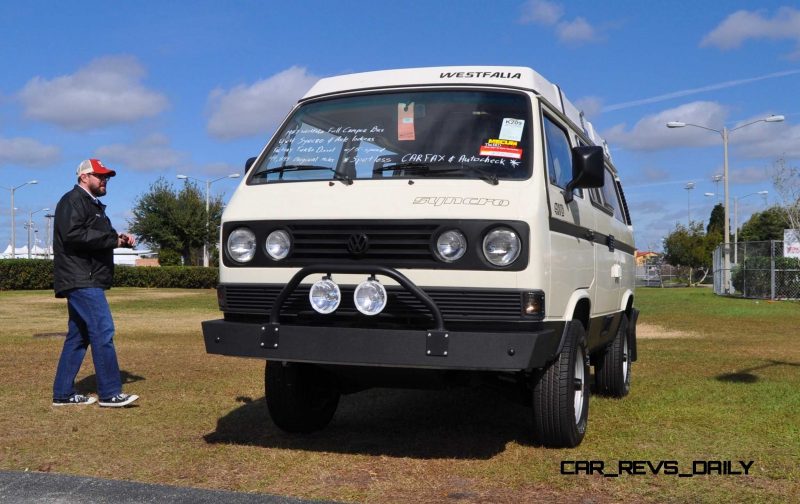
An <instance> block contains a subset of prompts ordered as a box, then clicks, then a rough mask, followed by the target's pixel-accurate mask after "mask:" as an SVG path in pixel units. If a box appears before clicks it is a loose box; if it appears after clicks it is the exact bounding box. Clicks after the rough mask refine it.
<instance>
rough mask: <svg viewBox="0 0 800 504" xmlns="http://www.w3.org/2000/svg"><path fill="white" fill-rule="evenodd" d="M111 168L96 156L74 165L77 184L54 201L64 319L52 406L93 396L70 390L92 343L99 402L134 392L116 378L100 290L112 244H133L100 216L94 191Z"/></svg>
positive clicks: (115, 402)
mask: <svg viewBox="0 0 800 504" xmlns="http://www.w3.org/2000/svg"><path fill="white" fill-rule="evenodd" d="M116 174H117V173H116V172H115V171H114V170H109V169H108V168H106V167H105V166H103V163H101V162H100V161H99V160H97V159H88V160H86V161H83V162H82V163H81V164H80V165H78V170H77V175H78V183H77V184H76V185H75V187H73V188H72V190H71V191H69V192H68V193H66V194H65V195H64V196H62V197H61V200H60V201H59V202H58V205H57V206H56V213H55V231H54V237H53V252H54V258H55V262H54V271H53V273H54V289H55V292H56V297H58V298H64V297H65V298H67V309H68V310H69V323H68V331H67V338H66V340H65V341H64V348H63V349H62V350H61V358H60V359H59V361H58V369H57V371H56V378H55V381H54V383H53V406H65V405H80V404H92V403H94V402H95V401H96V399H95V398H94V397H90V396H85V395H82V394H79V393H78V392H77V391H76V390H75V377H76V376H77V375H78V371H79V370H80V368H81V363H82V362H83V357H84V356H85V355H86V348H87V347H88V346H90V345H91V347H92V360H93V361H94V369H95V377H96V378H97V395H98V396H99V398H100V406H108V407H121V406H127V405H129V404H131V403H132V402H133V401H135V400H137V399H138V398H139V397H138V396H136V395H129V394H123V393H122V378H121V376H120V372H119V364H118V363H117V352H116V350H115V349H114V321H113V320H112V318H111V310H110V309H109V307H108V301H107V300H106V295H105V292H104V291H105V290H106V289H110V288H111V284H112V281H113V278H114V248H116V247H130V248H132V247H133V246H134V243H135V240H134V238H133V237H132V236H130V235H128V234H125V233H121V234H117V232H116V231H115V230H114V228H113V227H111V221H109V219H108V217H106V213H105V209H106V206H105V205H104V204H102V203H100V200H98V199H97V198H99V197H100V196H105V194H106V184H108V181H109V179H110V178H111V177H113V176H115V175H116Z"/></svg>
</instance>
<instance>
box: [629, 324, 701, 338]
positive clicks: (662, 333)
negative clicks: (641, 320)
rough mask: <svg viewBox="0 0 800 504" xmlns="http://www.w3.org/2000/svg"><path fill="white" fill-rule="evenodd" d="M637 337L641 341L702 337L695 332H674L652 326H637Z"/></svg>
mask: <svg viewBox="0 0 800 504" xmlns="http://www.w3.org/2000/svg"><path fill="white" fill-rule="evenodd" d="M636 337H637V338H640V339H691V338H700V337H701V336H700V335H699V334H697V333H693V332H685V331H674V330H670V329H665V328H663V327H661V326H657V325H652V324H636Z"/></svg>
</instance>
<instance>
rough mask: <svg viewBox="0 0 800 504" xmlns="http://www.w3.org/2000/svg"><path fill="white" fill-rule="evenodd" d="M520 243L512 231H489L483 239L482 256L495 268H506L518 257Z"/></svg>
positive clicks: (500, 229) (503, 229)
mask: <svg viewBox="0 0 800 504" xmlns="http://www.w3.org/2000/svg"><path fill="white" fill-rule="evenodd" d="M521 249H522V243H521V242H520V241H519V236H517V233H515V232H514V231H512V230H510V229H507V228H499V229H495V230H493V231H491V232H490V233H489V234H487V235H486V237H485V238H484V239H483V255H484V256H486V260H487V261H489V262H490V263H492V264H494V265H495V266H508V265H509V264H511V263H513V262H514V261H516V260H517V257H519V253H520V250H521Z"/></svg>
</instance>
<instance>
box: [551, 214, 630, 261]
mask: <svg viewBox="0 0 800 504" xmlns="http://www.w3.org/2000/svg"><path fill="white" fill-rule="evenodd" d="M550 231H553V232H554V233H561V234H565V235H567V236H574V237H575V238H580V239H582V240H590V241H593V242H595V243H597V244H600V245H603V246H608V235H604V234H603V233H598V232H597V231H593V230H591V229H589V228H587V227H584V226H579V225H577V224H573V223H571V222H566V221H562V220H560V219H555V218H552V217H551V218H550ZM614 249H616V250H619V251H620V252H625V253H626V254H630V255H633V254H634V252H635V251H636V248H635V247H634V246H633V245H630V244H628V243H624V242H622V241H620V240H619V238H617V237H616V236H615V237H614Z"/></svg>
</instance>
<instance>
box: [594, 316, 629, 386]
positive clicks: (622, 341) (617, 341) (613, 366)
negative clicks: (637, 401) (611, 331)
mask: <svg viewBox="0 0 800 504" xmlns="http://www.w3.org/2000/svg"><path fill="white" fill-rule="evenodd" d="M630 356H631V352H630V347H629V342H628V317H627V316H626V315H625V314H624V313H623V314H622V318H621V320H620V321H619V329H617V335H616V336H615V337H614V341H612V342H611V345H609V346H608V348H606V349H605V350H604V351H603V352H602V353H600V354H599V355H598V356H597V359H596V362H595V366H594V374H595V385H596V386H597V393H598V394H600V395H604V396H608V397H617V398H619V397H625V396H626V395H628V393H629V392H630V391H631V358H630Z"/></svg>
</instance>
